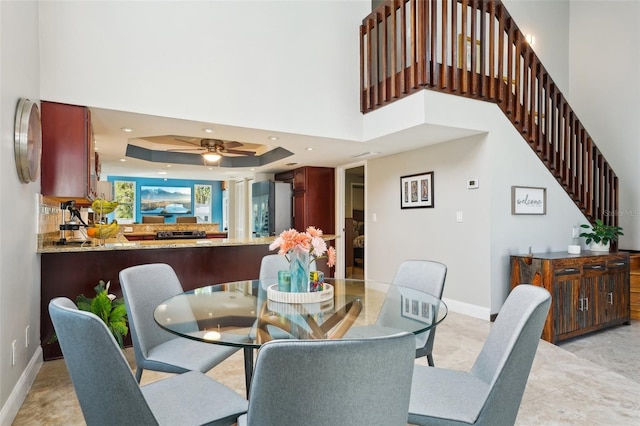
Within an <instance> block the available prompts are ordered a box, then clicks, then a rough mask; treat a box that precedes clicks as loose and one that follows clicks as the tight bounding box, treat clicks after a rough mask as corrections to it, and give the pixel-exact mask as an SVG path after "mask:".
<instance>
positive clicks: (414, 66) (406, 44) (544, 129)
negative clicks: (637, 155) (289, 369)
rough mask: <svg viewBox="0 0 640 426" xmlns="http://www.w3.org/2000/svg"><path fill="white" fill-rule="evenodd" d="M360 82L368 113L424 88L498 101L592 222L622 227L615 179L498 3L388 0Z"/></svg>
mask: <svg viewBox="0 0 640 426" xmlns="http://www.w3.org/2000/svg"><path fill="white" fill-rule="evenodd" d="M472 46H475V48H472ZM360 81H361V111H362V112H363V113H367V112H370V111H373V110H375V109H377V108H380V107H382V106H384V105H387V104H389V103H391V102H394V101H396V100H398V99H402V98H404V97H406V96H408V95H410V94H412V93H414V92H416V91H417V90H423V89H430V90H437V91H440V92H444V93H448V94H452V95H459V96H466V97H470V98H474V99H481V100H484V101H487V102H494V103H497V104H498V105H499V106H500V108H501V109H502V111H503V112H504V113H505V115H506V116H507V117H508V118H509V120H510V121H511V122H512V123H513V125H514V126H515V128H516V129H518V131H519V132H520V134H521V135H522V136H523V138H524V139H525V140H526V142H527V143H528V144H529V146H530V147H531V148H532V149H533V150H534V152H535V153H536V154H537V155H538V157H539V158H540V160H542V162H543V163H544V164H545V165H546V166H547V168H548V169H549V171H550V172H551V173H552V174H553V176H554V177H555V178H556V180H557V181H558V182H559V183H560V185H561V186H562V187H563V188H564V189H565V191H566V192H567V193H568V194H569V196H570V197H571V198H572V199H573V200H574V202H575V204H576V205H577V206H578V208H579V209H580V210H581V211H582V212H583V213H584V214H585V216H586V217H587V219H588V220H589V221H590V222H594V221H595V219H601V220H602V221H603V222H605V223H607V224H611V225H617V224H618V216H617V211H618V177H617V176H616V174H615V173H614V171H613V170H612V168H611V166H610V165H609V163H608V162H607V161H606V160H605V158H604V156H603V155H602V153H601V152H600V150H599V149H598V147H597V146H596V145H595V143H594V142H593V140H592V139H591V137H590V136H589V134H588V132H587V130H586V129H585V127H584V126H583V125H582V123H581V122H580V120H579V119H578V117H577V115H576V113H575V112H574V111H573V110H572V109H571V106H570V105H569V103H568V102H567V100H566V99H565V97H564V96H563V94H562V92H561V91H560V89H559V88H558V87H557V85H556V84H555V83H554V81H553V80H552V78H551V76H550V75H549V73H548V72H547V70H546V69H545V68H544V65H542V63H541V62H540V59H539V58H538V57H537V56H536V54H535V52H534V51H533V49H532V48H531V46H530V45H529V43H528V42H527V41H526V39H525V36H524V35H523V34H522V32H521V31H520V30H519V28H518V26H517V25H516V23H515V22H514V20H513V18H512V17H511V16H510V15H509V13H508V12H507V10H506V8H505V7H504V5H503V4H502V2H501V1H500V0H387V1H386V2H385V3H384V4H383V5H381V6H379V7H378V8H377V9H376V10H374V11H373V12H372V13H371V14H370V15H369V16H367V17H366V18H365V19H364V20H363V22H362V25H361V27H360Z"/></svg>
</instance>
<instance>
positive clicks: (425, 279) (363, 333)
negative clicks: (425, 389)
mask: <svg viewBox="0 0 640 426" xmlns="http://www.w3.org/2000/svg"><path fill="white" fill-rule="evenodd" d="M446 277H447V267H446V266H445V265H444V264H442V263H440V262H434V261H432V260H405V261H403V262H402V263H401V264H400V266H399V267H398V270H397V271H396V274H395V276H394V277H393V281H392V283H393V284H395V285H398V286H402V287H407V288H410V289H413V290H417V291H419V292H423V293H428V294H431V295H432V296H435V297H437V298H438V299H441V298H442V290H443V289H444V282H445V279H446ZM396 303H400V300H398V299H397V298H395V297H388V298H387V299H385V301H384V303H383V305H382V308H380V314H379V315H378V318H377V319H376V322H375V324H372V325H368V326H366V327H353V328H352V329H350V330H349V331H348V332H347V334H346V335H347V337H354V338H355V337H367V336H369V335H375V334H384V333H383V331H382V330H383V329H388V332H390V333H392V332H393V329H394V328H396V327H395V326H394V325H395V324H397V322H398V321H402V320H403V319H402V318H398V317H397V309H390V308H389V307H390V306H392V305H394V304H396ZM436 314H437V312H434V316H435V315H436ZM435 334H436V328H432V329H431V330H428V331H426V332H424V333H420V334H418V335H416V336H415V340H416V354H415V356H416V358H420V357H423V356H425V355H426V357H427V361H428V363H429V365H430V366H433V365H434V364H433V355H432V351H433V342H434V339H435Z"/></svg>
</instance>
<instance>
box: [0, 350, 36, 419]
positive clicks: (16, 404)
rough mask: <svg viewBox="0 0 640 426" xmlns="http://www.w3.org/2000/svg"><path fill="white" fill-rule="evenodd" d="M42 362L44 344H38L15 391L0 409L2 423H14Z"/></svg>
mask: <svg viewBox="0 0 640 426" xmlns="http://www.w3.org/2000/svg"><path fill="white" fill-rule="evenodd" d="M42 363H43V355H42V346H38V347H37V348H36V351H35V352H34V354H33V356H32V357H31V360H29V364H27V367H26V368H25V369H24V371H23V372H22V375H21V376H20V379H18V383H16V385H15V386H14V388H13V391H11V395H9V398H8V399H7V402H6V403H5V404H4V406H3V407H2V409H1V410H0V425H10V424H11V423H13V420H14V419H15V417H16V415H17V414H18V411H20V407H21V406H22V403H23V402H24V400H25V398H26V397H27V393H28V392H29V389H31V385H33V382H34V381H35V379H36V376H37V375H38V372H39V371H40V367H42Z"/></svg>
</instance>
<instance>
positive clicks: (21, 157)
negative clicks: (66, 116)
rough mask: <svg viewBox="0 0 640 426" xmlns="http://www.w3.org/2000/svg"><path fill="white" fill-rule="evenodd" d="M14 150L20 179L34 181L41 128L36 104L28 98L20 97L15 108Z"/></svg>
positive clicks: (39, 151) (40, 151)
mask: <svg viewBox="0 0 640 426" xmlns="http://www.w3.org/2000/svg"><path fill="white" fill-rule="evenodd" d="M14 152H15V157H16V168H17V170H18V177H19V178H20V180H21V181H22V182H24V183H29V182H33V181H35V180H36V179H37V178H38V172H39V171H40V157H41V155H42V128H41V124H40V111H39V110H38V104H37V103H35V102H32V101H30V100H29V99H24V98H23V99H20V101H19V102H18V108H17V109H16V123H15V135H14Z"/></svg>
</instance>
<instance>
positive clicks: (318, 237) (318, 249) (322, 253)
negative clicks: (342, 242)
mask: <svg viewBox="0 0 640 426" xmlns="http://www.w3.org/2000/svg"><path fill="white" fill-rule="evenodd" d="M295 248H299V249H301V250H304V251H306V252H309V258H310V259H311V260H314V259H315V260H317V259H321V258H323V257H326V258H327V265H329V267H331V266H333V265H335V264H336V249H335V248H334V247H328V248H327V242H326V241H325V240H324V238H322V230H320V229H317V228H316V227H313V226H310V227H308V228H307V231H306V232H298V231H296V230H295V229H287V230H286V231H282V232H281V233H280V235H279V236H278V237H277V238H276V239H275V240H274V241H273V242H272V243H271V245H269V250H275V249H279V250H278V254H279V255H281V256H285V257H286V258H287V260H288V261H290V259H289V257H288V256H287V254H288V253H289V252H290V251H292V250H294V249H295ZM311 260H310V261H311Z"/></svg>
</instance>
